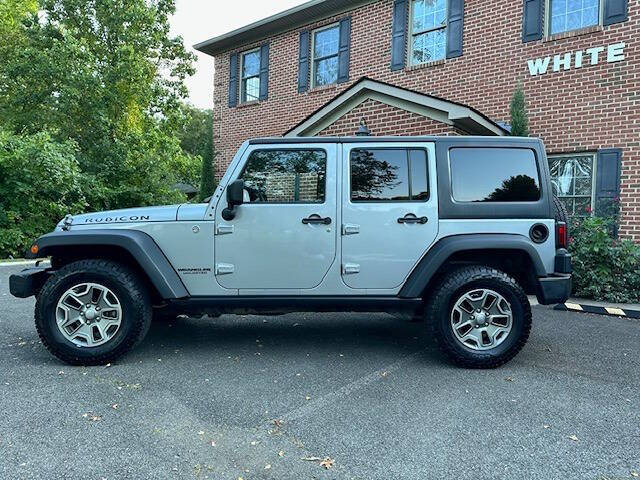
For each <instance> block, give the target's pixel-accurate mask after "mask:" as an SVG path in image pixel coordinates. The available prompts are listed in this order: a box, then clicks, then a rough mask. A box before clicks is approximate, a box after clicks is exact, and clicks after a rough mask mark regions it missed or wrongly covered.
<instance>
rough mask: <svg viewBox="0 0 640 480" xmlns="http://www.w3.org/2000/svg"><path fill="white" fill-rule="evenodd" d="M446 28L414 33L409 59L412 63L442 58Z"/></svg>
mask: <svg viewBox="0 0 640 480" xmlns="http://www.w3.org/2000/svg"><path fill="white" fill-rule="evenodd" d="M446 41H447V39H446V29H444V28H442V29H440V30H434V31H432V32H427V33H423V34H421V35H416V36H415V37H414V38H413V49H412V52H411V60H412V62H413V63H414V64H417V63H427V62H433V61H435V60H442V59H443V58H444V56H445V51H446V49H445V47H446Z"/></svg>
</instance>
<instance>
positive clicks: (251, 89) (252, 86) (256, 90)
mask: <svg viewBox="0 0 640 480" xmlns="http://www.w3.org/2000/svg"><path fill="white" fill-rule="evenodd" d="M259 96H260V77H253V78H248V79H246V80H243V81H242V101H243V102H251V101H253V100H258V97H259Z"/></svg>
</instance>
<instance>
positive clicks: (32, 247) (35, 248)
mask: <svg viewBox="0 0 640 480" xmlns="http://www.w3.org/2000/svg"><path fill="white" fill-rule="evenodd" d="M31 253H32V254H33V255H37V254H38V245H35V244H34V245H31Z"/></svg>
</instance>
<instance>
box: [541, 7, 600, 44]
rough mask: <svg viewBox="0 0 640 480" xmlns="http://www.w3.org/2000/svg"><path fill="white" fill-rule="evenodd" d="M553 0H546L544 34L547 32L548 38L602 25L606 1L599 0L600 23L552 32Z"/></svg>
mask: <svg viewBox="0 0 640 480" xmlns="http://www.w3.org/2000/svg"><path fill="white" fill-rule="evenodd" d="M551 1H552V0H545V4H544V34H545V37H547V38H549V37H552V36H554V35H563V34H565V33H571V32H579V31H580V30H584V29H585V28H591V27H597V26H600V27H601V26H602V17H603V14H604V1H603V0H598V23H596V24H595V25H589V26H588V27H580V28H575V29H573V30H565V31H564V32H558V33H551Z"/></svg>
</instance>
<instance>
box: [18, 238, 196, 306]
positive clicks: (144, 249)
mask: <svg viewBox="0 0 640 480" xmlns="http://www.w3.org/2000/svg"><path fill="white" fill-rule="evenodd" d="M34 245H36V246H37V247H38V252H37V253H36V254H33V253H31V251H29V252H27V258H44V257H47V256H49V255H51V253H52V252H54V251H55V250H58V249H60V248H61V247H62V248H65V249H66V248H69V249H73V247H79V246H88V247H96V249H97V250H96V253H97V254H98V255H97V256H99V247H100V246H113V247H119V248H122V249H124V250H126V251H127V252H129V254H131V256H132V257H133V258H134V259H135V260H136V261H137V262H138V265H139V266H140V268H141V269H142V270H143V271H144V272H145V273H146V274H147V276H148V277H149V280H151V283H152V284H153V286H154V287H155V288H156V289H157V290H158V293H159V294H160V296H161V297H162V298H163V299H165V300H168V299H178V298H185V297H188V296H189V292H188V291H187V289H186V287H185V286H184V284H183V283H182V280H180V277H179V276H178V274H177V273H176V271H175V270H174V268H173V267H172V266H171V263H170V262H169V260H168V259H167V257H166V256H165V255H164V253H163V252H162V250H161V249H160V247H158V245H157V244H156V242H154V241H153V238H151V237H150V236H149V235H148V234H146V233H144V232H141V231H139V230H123V229H113V230H109V229H95V230H94V229H87V230H69V231H62V232H52V233H48V234H47V235H43V236H42V237H40V238H39V239H38V240H36V242H35V243H34Z"/></svg>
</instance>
